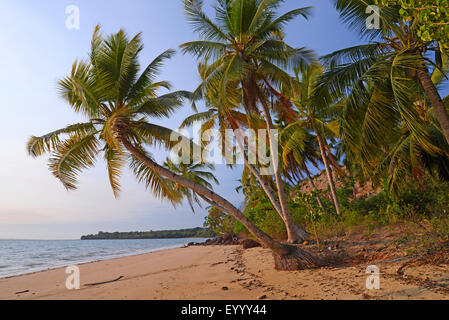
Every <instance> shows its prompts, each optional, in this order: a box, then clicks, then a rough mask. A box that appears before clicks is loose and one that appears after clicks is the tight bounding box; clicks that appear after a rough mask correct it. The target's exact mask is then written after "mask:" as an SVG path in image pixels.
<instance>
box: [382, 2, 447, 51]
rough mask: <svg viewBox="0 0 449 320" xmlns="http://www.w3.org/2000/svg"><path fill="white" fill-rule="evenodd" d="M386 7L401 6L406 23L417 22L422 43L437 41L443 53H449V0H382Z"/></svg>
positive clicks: (401, 12)
mask: <svg viewBox="0 0 449 320" xmlns="http://www.w3.org/2000/svg"><path fill="white" fill-rule="evenodd" d="M379 3H380V4H382V5H384V6H400V10H399V13H400V14H401V17H402V18H403V20H404V22H410V21H416V23H417V24H418V25H419V27H418V31H417V34H418V36H419V37H420V39H421V40H422V41H425V42H426V41H436V42H438V43H439V44H440V47H441V48H442V51H444V52H446V53H448V52H449V1H448V0H380V1H379Z"/></svg>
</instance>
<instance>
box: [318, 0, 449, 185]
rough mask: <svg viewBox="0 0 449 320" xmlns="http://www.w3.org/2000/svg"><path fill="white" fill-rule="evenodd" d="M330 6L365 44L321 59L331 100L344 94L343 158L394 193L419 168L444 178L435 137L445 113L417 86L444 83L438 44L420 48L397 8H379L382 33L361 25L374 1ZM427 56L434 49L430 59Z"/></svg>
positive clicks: (412, 26) (442, 152)
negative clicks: (385, 183)
mask: <svg viewBox="0 0 449 320" xmlns="http://www.w3.org/2000/svg"><path fill="white" fill-rule="evenodd" d="M335 4H336V7H337V8H338V10H340V12H341V16H342V18H343V19H344V21H345V22H347V23H349V25H350V26H351V27H353V28H357V27H360V28H361V30H362V35H363V36H365V37H367V38H368V39H370V40H371V42H370V43H369V44H365V45H361V46H356V47H352V48H347V49H343V50H339V51H336V52H334V53H332V54H330V55H327V56H325V57H323V61H324V62H325V63H326V65H327V66H328V70H327V72H326V73H325V75H324V77H323V79H322V84H323V85H325V86H326V87H327V88H330V90H331V91H332V92H333V93H334V94H335V95H337V96H341V95H344V94H347V95H348V97H347V99H346V102H345V107H344V110H343V113H342V114H343V117H342V121H341V123H340V125H341V131H340V134H341V139H342V141H343V149H344V152H345V155H346V156H347V158H348V159H350V160H352V161H353V162H357V163H360V164H361V165H362V169H363V170H364V174H365V175H368V176H371V177H373V178H374V180H377V182H378V183H379V182H380V180H379V179H380V178H381V177H385V174H386V173H388V175H389V186H390V190H392V191H397V190H398V188H400V186H401V179H403V178H404V176H405V175H415V177H416V176H417V174H418V172H419V171H422V170H423V169H425V168H427V169H430V167H432V168H433V169H431V170H432V171H435V170H437V171H439V172H440V173H441V176H442V177H443V176H444V172H445V169H444V167H445V166H446V165H445V164H444V162H445V160H444V158H446V151H445V149H446V145H447V141H446V142H444V143H442V141H441V139H440V136H446V133H445V129H444V117H445V116H444V114H443V115H442V113H447V112H446V108H445V107H444V105H443V108H441V105H440V104H439V103H436V102H435V99H434V98H432V95H431V94H429V90H428V89H429V88H426V87H425V86H424V85H423V82H422V81H421V80H422V79H423V78H422V76H423V75H424V76H425V77H427V79H428V80H430V82H431V84H430V83H428V84H429V85H430V86H432V87H434V88H435V89H436V88H437V87H438V85H439V83H440V82H441V81H442V80H443V79H445V76H444V73H445V72H446V71H447V68H448V66H449V64H448V59H447V56H445V55H441V50H440V48H439V47H438V45H436V46H434V44H432V43H430V42H422V40H421V39H420V38H419V37H418V35H417V28H418V23H417V21H415V22H411V23H410V22H408V23H405V22H403V21H402V20H401V18H400V14H399V8H398V7H381V15H380V19H381V25H380V27H381V28H380V29H372V30H370V29H366V28H363V27H362V26H363V25H364V23H365V20H366V14H365V9H366V5H367V4H374V2H371V1H368V2H366V1H358V0H351V1H349V0H348V1H343V0H339V1H337V0H336V1H335ZM426 50H427V51H434V53H435V59H433V60H430V59H429V58H428V55H427V54H426ZM431 65H433V70H432V69H430V68H429V66H431ZM431 71H432V72H431ZM438 95H439V94H438ZM438 123H439V125H438ZM445 140H447V139H445ZM435 168H438V169H435Z"/></svg>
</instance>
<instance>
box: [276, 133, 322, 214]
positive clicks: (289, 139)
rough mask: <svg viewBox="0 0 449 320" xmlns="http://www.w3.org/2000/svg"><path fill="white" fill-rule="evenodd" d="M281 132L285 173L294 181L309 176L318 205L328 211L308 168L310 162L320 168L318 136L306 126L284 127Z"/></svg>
mask: <svg viewBox="0 0 449 320" xmlns="http://www.w3.org/2000/svg"><path fill="white" fill-rule="evenodd" d="M280 132H281V133H280V137H281V147H282V160H283V161H282V162H283V170H284V172H285V173H284V174H285V175H286V176H287V177H288V178H289V180H290V181H292V182H293V181H295V180H296V182H297V181H298V179H299V180H303V179H304V178H307V180H308V181H309V184H310V186H311V187H312V190H314V191H315V197H316V200H317V202H318V205H319V206H320V208H321V209H322V210H323V213H326V207H325V206H324V204H323V201H322V200H321V197H320V195H319V193H318V189H317V187H316V185H315V182H314V180H313V178H312V176H311V173H310V170H309V168H308V164H309V163H310V164H312V165H313V166H314V167H315V168H317V169H318V170H320V169H319V163H320V157H321V155H320V153H319V152H317V150H318V147H317V143H316V140H317V139H316V137H315V136H314V135H313V134H311V133H310V132H309V131H308V130H305V128H304V127H301V128H297V127H294V128H292V127H290V128H289V129H287V128H286V127H284V128H282V129H281V131H280Z"/></svg>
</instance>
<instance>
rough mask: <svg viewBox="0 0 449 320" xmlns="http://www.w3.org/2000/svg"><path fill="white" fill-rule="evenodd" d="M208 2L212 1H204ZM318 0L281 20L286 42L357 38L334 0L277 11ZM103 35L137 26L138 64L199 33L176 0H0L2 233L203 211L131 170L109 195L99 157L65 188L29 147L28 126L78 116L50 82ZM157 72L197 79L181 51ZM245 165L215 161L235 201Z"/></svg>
mask: <svg viewBox="0 0 449 320" xmlns="http://www.w3.org/2000/svg"><path fill="white" fill-rule="evenodd" d="M206 3H211V1H206ZM69 5H77V6H78V7H79V8H80V29H79V30H68V29H67V28H66V26H65V21H66V18H67V15H66V13H65V10H66V7H67V6H69ZM303 6H314V7H315V9H314V11H313V17H312V18H311V19H310V20H309V21H305V20H304V19H297V20H295V21H294V22H292V23H291V24H290V25H289V27H288V29H287V41H288V42H289V43H290V45H292V46H298V47H299V46H307V47H308V48H310V49H314V50H315V51H316V52H317V53H318V54H325V53H329V52H331V51H334V50H336V49H340V48H344V47H348V46H351V45H355V44H357V43H359V42H360V41H359V39H358V36H357V35H356V34H355V33H352V32H351V31H349V30H348V29H347V28H346V27H345V26H344V25H343V24H342V23H340V22H339V20H338V15H337V13H336V11H335V10H334V9H333V7H332V4H331V1H330V0H315V1H311V0H308V1H306V0H303V1H302V0H288V1H286V3H285V6H284V8H283V10H288V9H292V8H295V7H303ZM97 24H100V25H101V26H102V30H103V33H105V34H109V33H112V32H117V31H118V30H119V29H120V28H124V29H125V30H126V31H127V32H128V34H130V35H134V34H136V33H137V32H142V33H143V42H144V44H145V48H144V50H143V53H142V55H141V64H143V65H144V64H147V63H149V62H150V61H151V60H152V59H153V58H154V57H156V56H157V55H158V54H160V53H161V52H163V51H165V50H167V49H169V48H174V49H177V47H178V45H179V44H181V43H183V42H187V41H191V40H195V39H196V37H195V35H194V34H193V33H192V31H191V27H190V26H189V25H188V23H187V22H186V20H185V17H184V13H183V7H182V2H181V1H180V0H165V1H162V0H132V1H118V0H112V1H111V0H93V1H92V0H91V1H87V0H83V1H75V0H71V1H63V0H58V1H51V0H46V1H44V0H43V1H31V0H27V1H15V0H3V1H2V4H1V11H0V30H2V41H3V43H2V50H0V70H1V77H0V88H1V90H2V94H1V96H2V101H1V102H0V109H1V115H2V116H1V120H0V122H1V123H0V145H1V148H0V159H1V160H0V238H28V239H30V238H31V239H37V238H39V239H76V238H78V237H79V236H80V235H81V234H86V233H96V232H97V231H99V230H102V231H134V230H150V229H152V230H156V229H169V228H183V227H196V226H200V225H202V223H203V220H204V216H205V210H200V209H199V210H197V212H196V214H193V213H192V212H191V211H190V209H189V208H188V206H187V205H185V206H182V207H178V208H177V209H173V208H172V207H171V206H170V205H169V204H168V203H166V202H164V203H162V202H161V201H160V200H158V199H154V198H153V197H152V194H151V193H150V192H147V191H146V190H145V188H144V186H143V185H139V184H137V182H136V181H135V179H134V177H133V176H132V174H131V173H130V172H125V174H124V176H123V179H122V187H123V188H122V189H123V192H122V194H121V197H120V198H119V199H115V198H114V197H113V194H112V192H111V190H110V188H109V185H108V181H107V177H106V171H105V167H104V164H103V163H102V161H101V160H99V161H98V164H97V166H96V167H95V168H94V169H92V170H89V171H87V172H85V173H84V174H82V175H81V177H80V179H79V182H80V188H79V190H77V191H73V192H66V190H65V189H64V188H63V186H62V185H61V184H60V183H59V182H58V181H57V180H56V179H54V178H53V176H52V175H51V174H50V172H49V171H48V169H47V166H46V158H41V159H38V160H36V159H32V158H30V157H28V156H27V154H26V152H25V143H26V141H27V139H28V138H29V136H30V135H42V134H44V133H46V132H50V131H52V130H54V129H57V128H60V127H63V126H65V125H67V124H70V123H74V122H77V121H80V120H82V118H81V117H80V116H77V115H75V114H74V113H73V111H72V110H71V109H70V108H69V107H68V106H67V105H66V104H65V102H64V101H62V100H61V99H60V98H59V97H58V95H57V91H56V81H57V80H58V79H59V78H62V77H64V76H66V75H67V74H68V73H69V71H70V69H71V66H72V64H73V62H74V61H75V59H80V58H81V59H83V58H85V57H86V56H87V52H88V51H89V45H90V39H91V35H92V31H93V29H94V26H95V25H97ZM160 79H166V80H170V81H171V82H172V84H173V87H174V88H173V89H174V90H177V89H185V90H192V89H194V88H195V87H196V86H197V84H198V81H199V78H198V76H197V73H196V62H195V61H194V60H193V58H192V57H190V56H183V55H182V54H180V53H178V54H177V55H176V56H175V57H174V58H173V59H172V60H170V61H168V62H167V64H166V67H165V68H164V71H163V73H162V75H161V76H160ZM190 113H191V109H190V107H189V106H187V105H186V106H185V108H183V110H182V111H180V112H179V113H177V114H176V115H175V116H173V117H172V118H170V119H167V120H164V121H161V124H162V125H165V126H168V127H171V128H173V129H175V128H177V127H178V126H179V124H180V123H181V121H182V120H183V118H185V117H186V116H187V115H189V114H190ZM240 172H241V168H237V169H235V170H232V171H231V170H230V169H227V168H226V167H224V166H218V167H217V170H216V174H217V176H218V178H219V180H220V181H221V184H220V186H217V187H216V190H217V191H218V192H219V193H220V194H222V195H224V196H225V197H227V198H228V199H229V200H231V201H232V202H234V203H235V204H237V205H239V204H240V203H241V201H242V199H241V196H239V195H238V194H237V193H236V192H235V191H234V189H235V187H236V185H237V184H236V180H237V179H238V178H239V175H240Z"/></svg>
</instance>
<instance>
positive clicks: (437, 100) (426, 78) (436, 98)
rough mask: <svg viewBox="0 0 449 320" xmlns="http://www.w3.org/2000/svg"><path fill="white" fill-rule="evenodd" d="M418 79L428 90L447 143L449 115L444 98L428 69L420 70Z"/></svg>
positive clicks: (448, 141) (448, 139)
mask: <svg viewBox="0 0 449 320" xmlns="http://www.w3.org/2000/svg"><path fill="white" fill-rule="evenodd" d="M418 79H419V81H420V82H421V85H422V87H423V88H424V91H426V93H427V96H428V97H429V99H430V103H432V107H433V108H434V109H435V115H436V117H437V119H438V122H439V123H440V127H441V130H442V131H443V134H444V137H445V138H446V141H447V143H449V115H448V113H447V110H446V108H445V107H444V103H443V99H442V98H441V95H440V93H439V92H438V90H437V88H436V87H435V84H434V83H433V81H432V78H431V77H430V75H429V71H428V70H427V69H420V70H418Z"/></svg>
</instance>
